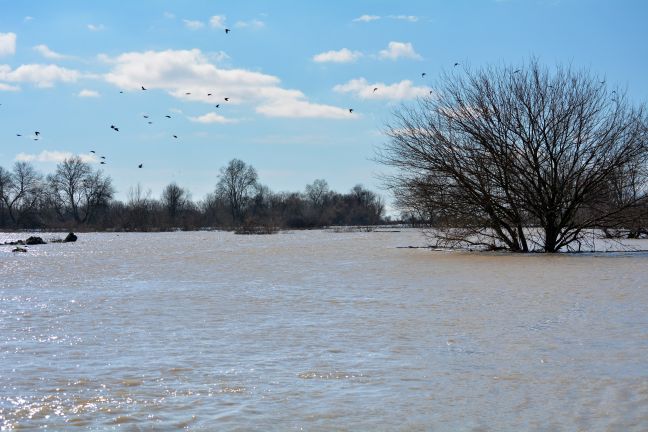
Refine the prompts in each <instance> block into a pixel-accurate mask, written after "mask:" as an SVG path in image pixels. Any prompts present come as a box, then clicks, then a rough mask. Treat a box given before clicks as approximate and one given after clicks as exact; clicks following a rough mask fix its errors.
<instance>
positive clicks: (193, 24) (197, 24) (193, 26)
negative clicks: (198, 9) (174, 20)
mask: <svg viewBox="0 0 648 432" xmlns="http://www.w3.org/2000/svg"><path fill="white" fill-rule="evenodd" d="M182 22H184V25H185V27H187V28H188V29H190V30H200V29H201V28H203V27H205V23H203V22H202V21H193V20H188V19H183V20H182Z"/></svg>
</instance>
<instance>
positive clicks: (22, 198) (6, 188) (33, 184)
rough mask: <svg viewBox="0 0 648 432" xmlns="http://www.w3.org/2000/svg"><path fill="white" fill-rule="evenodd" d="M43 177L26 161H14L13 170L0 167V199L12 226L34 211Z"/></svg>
mask: <svg viewBox="0 0 648 432" xmlns="http://www.w3.org/2000/svg"><path fill="white" fill-rule="evenodd" d="M42 180H43V177H42V175H41V174H39V173H38V172H37V171H36V170H35V169H34V167H33V165H31V164H30V163H28V162H22V161H19V162H16V164H15V165H14V169H13V172H8V171H6V170H5V169H4V168H1V167H0V199H1V200H2V203H3V204H4V206H5V207H6V209H7V213H8V214H9V217H10V219H11V221H12V223H13V225H14V226H20V224H21V222H22V221H23V220H24V219H25V218H26V217H27V216H28V215H29V214H30V213H33V212H35V211H36V209H37V207H38V201H39V199H40V198H41V197H42V192H43V185H42Z"/></svg>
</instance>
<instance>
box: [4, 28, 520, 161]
mask: <svg viewBox="0 0 648 432" xmlns="http://www.w3.org/2000/svg"><path fill="white" fill-rule="evenodd" d="M231 31H232V30H231V29H229V28H226V29H225V34H229V33H230V32H231ZM459 65H460V63H458V62H455V63H454V67H457V66H459ZM518 72H520V70H516V71H515V72H514V73H518ZM426 75H427V73H426V72H422V73H421V78H425V76H426ZM140 88H141V91H148V90H149V89H148V88H146V87H145V86H144V85H140ZM379 91H380V88H379V87H374V88H373V93H376V92H379ZM119 93H120V94H123V93H124V90H120V91H119ZM432 93H433V91H432V90H430V94H432ZM184 94H185V95H186V96H189V95H191V94H192V93H191V92H188V91H187V92H185V93H184ZM207 96H209V97H211V96H213V93H207ZM223 101H225V102H230V97H224V98H223ZM0 105H2V104H0ZM220 106H221V104H220V103H217V104H215V105H214V107H215V108H220ZM348 111H349V114H353V112H354V108H348ZM142 117H143V118H144V119H145V120H146V121H147V124H149V125H152V124H153V121H152V119H151V116H150V115H149V114H144V115H142ZM164 118H166V119H171V118H172V117H171V116H170V115H168V114H167V115H165V116H164ZM110 129H112V130H113V131H114V132H119V127H117V126H116V125H114V124H111V125H110ZM40 135H41V132H40V131H34V133H33V135H32V139H33V140H34V141H38V140H39V139H40ZM16 136H18V137H22V136H23V134H22V133H17V134H16ZM171 136H172V137H173V138H174V139H178V135H177V134H172V135H171ZM90 153H92V154H93V155H96V153H97V152H96V150H90ZM100 159H101V160H100V162H99V163H100V164H101V165H106V164H107V162H106V156H103V155H101V156H100ZM143 167H144V164H143V163H139V164H138V165H137V168H139V169H141V168H143Z"/></svg>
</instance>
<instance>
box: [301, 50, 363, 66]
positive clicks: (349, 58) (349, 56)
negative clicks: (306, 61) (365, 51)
mask: <svg viewBox="0 0 648 432" xmlns="http://www.w3.org/2000/svg"><path fill="white" fill-rule="evenodd" d="M360 57H362V53H361V52H359V51H351V50H350V49H348V48H342V49H341V50H339V51H335V50H331V51H326V52H323V53H320V54H316V55H314V56H313V61H314V62H317V63H351V62H354V61H356V60H357V59H358V58H360Z"/></svg>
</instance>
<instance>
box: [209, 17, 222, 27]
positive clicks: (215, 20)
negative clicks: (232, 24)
mask: <svg viewBox="0 0 648 432" xmlns="http://www.w3.org/2000/svg"><path fill="white" fill-rule="evenodd" d="M209 25H210V26H212V27H214V28H225V15H214V16H213V17H211V18H210V19H209Z"/></svg>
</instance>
